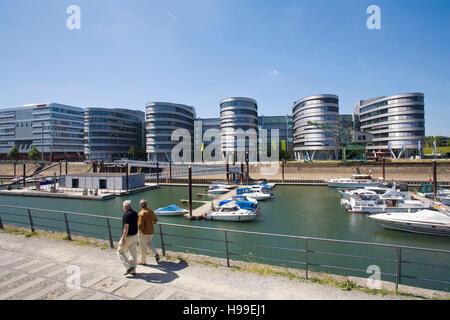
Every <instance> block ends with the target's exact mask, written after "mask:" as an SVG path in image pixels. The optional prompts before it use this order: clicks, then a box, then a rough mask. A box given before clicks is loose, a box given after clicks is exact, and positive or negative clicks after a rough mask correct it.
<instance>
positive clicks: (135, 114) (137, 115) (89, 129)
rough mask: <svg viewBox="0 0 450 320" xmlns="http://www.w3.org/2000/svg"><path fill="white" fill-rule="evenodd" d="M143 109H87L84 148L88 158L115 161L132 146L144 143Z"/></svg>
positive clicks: (140, 145) (124, 155)
mask: <svg viewBox="0 0 450 320" xmlns="http://www.w3.org/2000/svg"><path fill="white" fill-rule="evenodd" d="M144 117H145V115H144V112H142V111H138V110H130V109H119V108H117V109H108V108H87V109H86V110H85V111H84V152H85V155H86V157H87V158H88V159H95V160H103V161H112V160H118V159H121V158H124V157H126V155H127V153H128V150H130V148H131V147H140V148H143V147H144Z"/></svg>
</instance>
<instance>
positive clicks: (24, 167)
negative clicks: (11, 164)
mask: <svg viewBox="0 0 450 320" xmlns="http://www.w3.org/2000/svg"><path fill="white" fill-rule="evenodd" d="M25 174H26V164H25V163H24V164H23V175H22V178H23V187H24V188H25Z"/></svg>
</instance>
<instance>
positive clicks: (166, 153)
mask: <svg viewBox="0 0 450 320" xmlns="http://www.w3.org/2000/svg"><path fill="white" fill-rule="evenodd" d="M195 117H196V115H195V109H194V107H191V106H187V105H184V104H175V103H169V102H150V103H147V108H146V120H145V137H146V146H147V155H148V160H149V161H170V160H171V159H172V157H171V152H172V148H173V147H174V146H175V145H177V144H178V141H171V137H172V132H173V131H174V130H176V129H179V128H181V129H187V130H188V131H189V133H190V134H191V143H193V136H194V119H195Z"/></svg>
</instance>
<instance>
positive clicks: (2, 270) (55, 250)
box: [0, 231, 408, 300]
mask: <svg viewBox="0 0 450 320" xmlns="http://www.w3.org/2000/svg"><path fill="white" fill-rule="evenodd" d="M147 263H149V264H150V265H148V266H138V268H137V275H136V276H135V277H131V276H128V277H127V276H124V275H123V272H124V268H123V267H122V265H121V264H120V263H119V261H118V258H117V255H116V251H115V250H113V249H103V250H102V249H100V248H98V247H94V246H88V245H80V244H75V243H72V242H69V241H63V240H54V239H49V238H42V237H29V238H27V237H25V236H23V235H17V234H12V233H6V232H4V231H0V300H4V299H33V300H34V299H114V300H118V299H146V300H147V299H148V300H171V299H179V300H187V299H197V300H204V299H207V300H209V299H214V300H235V299H238V300H248V299H251V300H266V299H277V300H278V299H283V300H301V299H321V300H322V299H339V300H340V299H346V300H347V299H371V300H372V299H408V298H407V297H403V296H381V295H373V294H368V293H364V292H361V291H342V290H341V289H339V288H337V287H334V286H329V285H321V284H315V283H311V282H309V281H301V280H297V279H293V280H289V279H288V278H285V277H282V276H272V275H264V276H261V275H258V274H255V273H250V272H244V271H233V270H232V269H231V268H227V267H221V266H208V265H205V264H201V263H196V262H185V261H184V260H178V259H176V260H170V261H169V260H167V259H166V258H164V257H162V259H161V261H160V262H159V264H156V261H155V260H154V258H153V257H149V258H148V259H147ZM77 268H79V270H80V272H81V283H80V285H81V289H74V288H69V287H68V286H67V280H71V279H73V278H72V275H73V272H74V270H76V269H77ZM69 283H72V284H74V283H76V282H74V281H69Z"/></svg>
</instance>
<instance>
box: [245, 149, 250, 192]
mask: <svg viewBox="0 0 450 320" xmlns="http://www.w3.org/2000/svg"><path fill="white" fill-rule="evenodd" d="M245 166H246V167H247V185H248V180H249V178H250V168H249V165H248V151H247V152H246V153H245Z"/></svg>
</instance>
